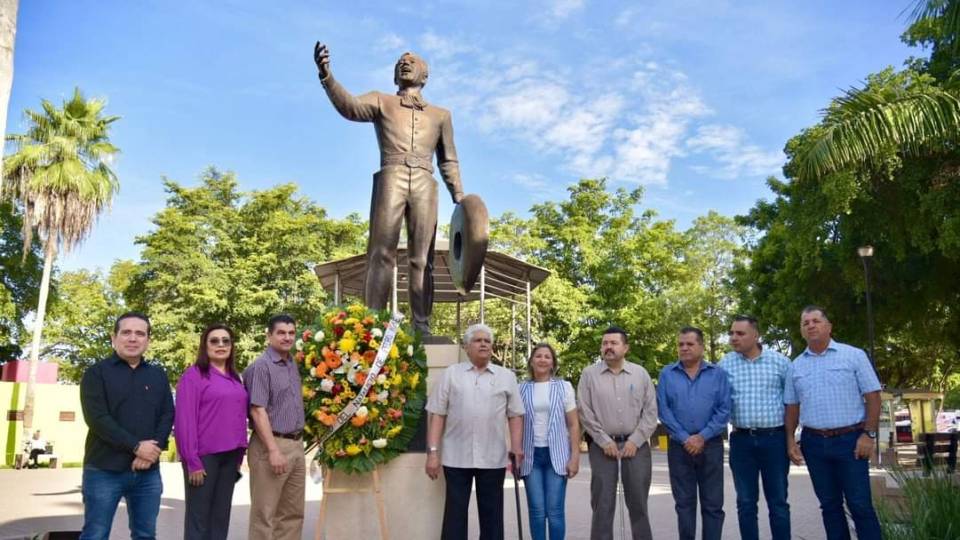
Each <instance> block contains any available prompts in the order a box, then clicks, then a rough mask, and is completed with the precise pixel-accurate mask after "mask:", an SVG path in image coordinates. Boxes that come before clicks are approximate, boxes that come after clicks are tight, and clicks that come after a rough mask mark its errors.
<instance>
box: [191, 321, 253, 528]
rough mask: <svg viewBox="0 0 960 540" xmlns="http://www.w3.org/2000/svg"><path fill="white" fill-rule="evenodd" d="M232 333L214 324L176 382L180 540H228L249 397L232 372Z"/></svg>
mask: <svg viewBox="0 0 960 540" xmlns="http://www.w3.org/2000/svg"><path fill="white" fill-rule="evenodd" d="M233 346H234V335H233V330H231V329H230V327H229V326H227V325H225V324H213V325H210V326H209V327H207V329H206V330H204V331H203V335H202V336H200V350H199V352H198V353H197V361H196V363H195V364H194V365H193V366H192V367H190V368H189V369H188V370H187V371H186V373H184V374H183V377H181V378H180V382H179V383H178V384H177V405H176V417H175V420H174V436H175V437H176V439H177V452H179V454H180V460H181V461H182V462H183V475H184V483H185V484H186V512H185V516H184V524H183V538H184V539H186V540H215V539H226V538H227V529H228V527H229V525H230V507H231V502H232V499H233V485H234V483H235V482H236V481H237V480H238V479H239V478H240V465H241V464H242V463H243V454H244V452H245V450H246V448H247V407H248V401H249V398H248V396H247V391H246V389H245V388H244V386H243V383H242V382H241V381H240V376H239V375H238V374H237V372H236V370H235V369H234V364H233V361H234V348H233Z"/></svg>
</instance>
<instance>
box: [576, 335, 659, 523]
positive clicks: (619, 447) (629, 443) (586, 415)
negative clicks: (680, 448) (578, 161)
mask: <svg viewBox="0 0 960 540" xmlns="http://www.w3.org/2000/svg"><path fill="white" fill-rule="evenodd" d="M629 350H630V345H629V344H628V343H627V333H626V331H625V330H623V329H622V328H619V327H617V326H611V327H610V328H607V329H606V330H605V331H604V332H603V339H602V340H601V342H600V353H601V354H602V355H603V362H597V363H596V364H593V365H591V366H587V368H586V369H584V370H583V373H582V374H581V375H580V384H579V386H578V387H577V394H578V395H579V399H578V402H579V404H578V405H579V406H578V408H579V410H580V423H581V424H582V425H583V427H584V429H585V430H586V432H587V434H588V435H590V437H591V438H592V439H593V440H592V442H591V443H590V454H589V455H590V469H591V479H590V506H591V507H592V508H593V519H592V521H591V524H590V538H591V540H612V539H613V516H614V513H615V512H616V498H617V474H618V472H619V474H620V478H621V480H622V481H623V493H624V498H625V499H626V503H627V508H628V509H629V511H630V530H631V531H632V533H633V539H634V540H641V539H642V540H650V539H651V538H653V533H652V531H651V530H650V517H649V515H648V513H647V497H648V495H649V494H650V478H651V473H652V462H651V459H650V444H649V441H650V437H651V436H652V435H653V431H654V430H655V429H656V427H657V393H656V390H655V389H654V387H653V381H652V380H651V379H650V374H648V373H647V370H645V369H644V368H643V366H641V365H638V364H634V363H632V362H627V361H626V355H627V351H629ZM618 469H620V471H618Z"/></svg>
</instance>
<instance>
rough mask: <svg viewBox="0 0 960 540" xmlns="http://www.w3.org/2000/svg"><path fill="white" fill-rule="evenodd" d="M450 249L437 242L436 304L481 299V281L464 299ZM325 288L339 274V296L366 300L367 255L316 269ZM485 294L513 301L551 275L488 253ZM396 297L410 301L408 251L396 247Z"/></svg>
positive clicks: (332, 285)
mask: <svg viewBox="0 0 960 540" xmlns="http://www.w3.org/2000/svg"><path fill="white" fill-rule="evenodd" d="M449 257H450V250H449V243H448V242H447V240H442V239H437V241H436V246H435V250H434V257H433V283H434V293H433V299H434V301H435V302H456V301H458V300H459V301H461V302H469V301H473V300H479V299H480V280H479V279H478V280H477V283H476V284H474V286H473V289H472V290H471V291H470V293H469V294H467V295H466V296H461V295H460V293H459V292H457V290H456V288H454V286H453V279H452V278H451V277H450V263H449ZM313 270H314V272H316V274H317V277H319V278H320V284H321V285H322V286H323V288H324V289H325V290H326V291H328V292H330V293H333V292H334V290H335V289H336V283H337V275H338V274H339V276H340V295H341V296H343V295H350V296H356V297H361V298H362V297H363V280H364V276H365V275H366V271H367V256H366V255H354V256H353V257H347V258H345V259H340V260H338V261H330V262H326V263H322V264H318V265H316V266H314V267H313ZM484 271H485V274H486V275H485V282H486V291H485V295H486V296H488V297H495V298H507V299H513V298H514V297H517V296H524V295H526V293H527V283H530V289H531V290H533V289H534V288H536V287H537V286H538V285H540V284H541V283H543V281H544V280H545V279H547V277H549V276H550V271H549V270H547V269H546V268H541V267H539V266H535V265H532V264H530V263H527V262H524V261H522V260H520V259H517V258H516V257H511V256H510V255H506V254H504V253H498V252H496V251H492V250H488V251H487V256H486V258H485V259H484ZM397 296H398V297H399V299H400V301H407V300H408V298H407V248H406V245H405V244H401V245H400V246H399V247H398V248H397Z"/></svg>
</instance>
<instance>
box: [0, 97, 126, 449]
mask: <svg viewBox="0 0 960 540" xmlns="http://www.w3.org/2000/svg"><path fill="white" fill-rule="evenodd" d="M41 106H42V108H43V112H36V111H31V110H27V111H26V113H25V114H26V117H27V120H28V121H29V123H30V127H29V129H28V130H27V132H26V133H24V134H18V135H10V136H8V137H7V139H8V140H10V141H13V142H14V143H15V145H16V152H15V153H14V154H12V155H9V156H7V157H6V158H4V160H3V178H2V183H0V195H2V196H3V197H6V198H8V199H12V200H13V201H15V203H16V204H17V205H18V206H19V207H20V209H22V211H23V216H24V219H23V228H22V230H23V238H24V244H23V253H24V257H26V256H27V254H28V253H29V251H30V247H31V245H32V240H33V234H34V231H36V232H37V233H38V234H39V237H40V241H41V243H42V245H43V252H44V264H43V275H42V277H41V281H40V294H39V300H38V302H37V311H36V314H35V317H34V328H33V343H32V346H31V352H30V376H29V379H28V382H27V391H26V396H25V401H24V408H23V429H24V436H25V437H27V436H29V433H30V430H31V429H32V427H33V405H34V386H35V384H36V374H37V364H38V362H39V360H40V344H41V334H42V332H43V323H44V316H45V314H46V307H47V296H48V293H49V289H50V274H51V273H52V271H53V260H54V258H55V257H56V255H57V252H58V251H69V250H71V249H73V247H75V246H76V245H77V244H79V243H80V242H81V241H83V239H84V238H85V237H86V236H87V234H89V232H90V230H91V229H92V228H93V224H94V223H95V222H96V219H97V216H99V214H100V212H102V211H103V210H104V209H105V208H107V207H108V206H109V205H110V202H111V201H112V200H113V196H114V194H115V193H116V191H117V189H118V188H119V182H118V180H117V177H116V175H115V174H114V172H113V170H111V169H110V167H109V165H108V163H109V161H110V159H111V158H112V157H113V156H114V155H115V154H116V153H117V152H118V150H117V148H116V147H115V146H113V145H112V144H111V143H110V139H109V131H110V126H111V125H112V124H113V122H115V121H116V120H117V119H118V118H119V117H117V116H103V109H104V107H105V106H106V102H104V101H103V100H99V99H90V100H87V99H86V98H84V97H83V94H81V93H80V89H79V88H77V89H75V90H74V92H73V96H72V97H71V98H70V99H68V100H65V101H64V103H63V107H62V108H57V107H56V106H55V105H54V104H53V103H51V102H50V101H47V100H43V101H42V102H41Z"/></svg>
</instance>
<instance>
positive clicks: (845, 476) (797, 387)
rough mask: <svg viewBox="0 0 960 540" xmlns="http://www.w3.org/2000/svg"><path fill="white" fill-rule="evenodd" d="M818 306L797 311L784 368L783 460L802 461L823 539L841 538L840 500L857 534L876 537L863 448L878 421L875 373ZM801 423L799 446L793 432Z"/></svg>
mask: <svg viewBox="0 0 960 540" xmlns="http://www.w3.org/2000/svg"><path fill="white" fill-rule="evenodd" d="M832 330H833V327H832V325H831V324H830V319H828V318H827V314H826V312H825V311H824V310H823V308H821V307H819V306H808V307H806V308H804V309H803V313H802V314H801V316H800V332H801V333H802V334H803V338H804V339H805V340H806V341H807V348H806V350H804V351H803V352H802V353H800V355H799V356H797V357H796V358H795V359H794V361H793V364H791V366H790V370H789V371H788V372H787V382H786V386H785V387H784V393H783V402H784V403H785V404H786V412H785V417H784V425H785V428H786V440H787V449H788V452H789V455H790V459H791V461H793V462H794V463H796V464H798V465H799V464H800V463H802V462H803V460H804V459H806V461H807V470H808V471H809V472H810V480H811V481H812V482H813V490H814V492H815V493H816V494H817V498H818V499H820V511H821V513H822V515H823V527H824V529H825V530H826V533H827V539H828V540H848V539H849V538H850V530H849V527H848V526H847V516H846V514H845V513H844V510H843V502H844V500H846V502H847V508H848V509H849V510H850V515H851V516H852V517H853V523H854V525H855V527H856V529H857V538H858V539H859V540H880V523H879V521H877V514H876V512H874V509H873V502H872V501H871V499H870V471H869V467H870V455H871V454H873V450H874V445H875V444H876V440H877V425H878V424H879V421H880V381H879V380H878V379H877V375H876V373H874V371H873V366H871V365H870V361H869V360H868V359H867V355H866V353H864V352H863V351H862V350H861V349H857V348H856V347H851V346H849V345H845V344H843V343H837V342H836V341H834V340H833V338H832V336H831V333H832ZM798 421H799V423H800V424H801V425H802V426H803V432H802V435H801V441H800V444H799V446H798V445H797V443H796V441H794V437H793V432H794V430H795V429H796V427H797V422H798Z"/></svg>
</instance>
